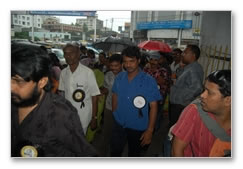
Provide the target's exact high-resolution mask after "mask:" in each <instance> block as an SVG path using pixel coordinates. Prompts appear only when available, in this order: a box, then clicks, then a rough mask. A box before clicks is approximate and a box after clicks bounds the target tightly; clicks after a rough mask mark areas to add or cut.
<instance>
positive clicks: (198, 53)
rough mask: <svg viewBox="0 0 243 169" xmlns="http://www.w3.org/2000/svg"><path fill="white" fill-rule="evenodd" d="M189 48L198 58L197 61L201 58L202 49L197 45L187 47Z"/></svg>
mask: <svg viewBox="0 0 243 169" xmlns="http://www.w3.org/2000/svg"><path fill="white" fill-rule="evenodd" d="M187 48H189V49H190V50H191V51H192V52H193V53H194V54H195V56H196V60H198V58H199V57H200V53H201V51H200V49H199V47H198V46H197V45H187Z"/></svg>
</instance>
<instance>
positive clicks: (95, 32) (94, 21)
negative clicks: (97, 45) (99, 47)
mask: <svg viewBox="0 0 243 169" xmlns="http://www.w3.org/2000/svg"><path fill="white" fill-rule="evenodd" d="M96 16H97V15H96V14H95V19H94V42H95V41H96Z"/></svg>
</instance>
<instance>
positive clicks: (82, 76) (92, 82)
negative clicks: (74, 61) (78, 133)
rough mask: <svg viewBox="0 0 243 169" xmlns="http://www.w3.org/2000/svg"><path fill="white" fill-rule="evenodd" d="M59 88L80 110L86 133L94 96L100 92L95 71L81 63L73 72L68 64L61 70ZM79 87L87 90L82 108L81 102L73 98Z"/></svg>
mask: <svg viewBox="0 0 243 169" xmlns="http://www.w3.org/2000/svg"><path fill="white" fill-rule="evenodd" d="M58 89H59V90H62V91H64V92H65V98H66V99H67V100H69V101H70V102H71V103H72V105H73V106H74V107H76V109H77V110H78V114H79V118H80V121H81V123H82V127H83V130H84V133H86V131H87V128H88V125H89V123H90V121H91V118H92V96H96V95H99V94H100V90H99V88H98V85H97V82H96V79H95V75H94V72H93V71H92V70H91V69H90V68H88V67H86V66H84V65H82V64H81V63H79V65H78V67H77V68H76V70H75V71H74V72H73V73H72V72H71V70H70V67H69V66H68V67H67V68H65V69H63V70H62V72H61V75H60V80H59V87H58ZM77 89H81V90H83V91H84V92H85V98H84V101H83V102H84V104H85V106H84V107H82V108H80V106H81V102H76V101H75V100H74V99H73V93H74V91H75V90H77Z"/></svg>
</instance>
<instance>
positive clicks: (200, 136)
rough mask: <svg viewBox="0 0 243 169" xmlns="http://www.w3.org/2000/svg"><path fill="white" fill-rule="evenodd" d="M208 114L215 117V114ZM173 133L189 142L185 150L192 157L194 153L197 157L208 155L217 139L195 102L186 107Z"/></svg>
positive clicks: (185, 154) (186, 154)
mask: <svg viewBox="0 0 243 169" xmlns="http://www.w3.org/2000/svg"><path fill="white" fill-rule="evenodd" d="M208 114H209V116H210V117H212V118H213V119H215V117H214V115H213V114H211V113H208ZM172 133H173V134H174V135H175V136H176V137H178V138H179V139H181V140H183V141H184V142H187V143H189V144H188V146H187V147H186V148H185V150H184V156H185V157H192V156H193V154H194V156H195V157H208V156H209V153H210V150H211V148H212V146H213V143H214V141H215V139H216V137H215V136H214V135H213V134H212V133H211V132H210V131H209V130H208V128H207V127H206V126H205V125H204V123H203V121H202V120H201V118H200V115H199V112H198V111H197V108H196V106H195V105H194V104H190V105H189V106H187V107H186V108H185V109H184V111H183V112H182V114H181V115H180V118H179V120H178V121H177V123H176V124H175V126H174V128H173V129H172ZM227 133H231V130H229V131H227ZM191 147H192V149H193V154H192V150H191Z"/></svg>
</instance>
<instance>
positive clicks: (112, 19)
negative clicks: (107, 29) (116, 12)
mask: <svg viewBox="0 0 243 169" xmlns="http://www.w3.org/2000/svg"><path fill="white" fill-rule="evenodd" d="M113 22H114V18H111V31H112V28H113Z"/></svg>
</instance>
